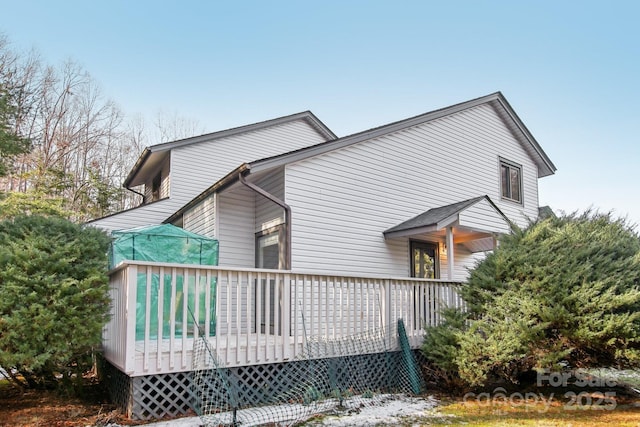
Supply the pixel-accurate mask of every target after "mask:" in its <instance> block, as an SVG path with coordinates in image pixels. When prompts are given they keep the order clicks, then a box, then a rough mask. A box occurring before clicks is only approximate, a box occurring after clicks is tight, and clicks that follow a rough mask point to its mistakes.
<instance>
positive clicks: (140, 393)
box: [103, 352, 408, 420]
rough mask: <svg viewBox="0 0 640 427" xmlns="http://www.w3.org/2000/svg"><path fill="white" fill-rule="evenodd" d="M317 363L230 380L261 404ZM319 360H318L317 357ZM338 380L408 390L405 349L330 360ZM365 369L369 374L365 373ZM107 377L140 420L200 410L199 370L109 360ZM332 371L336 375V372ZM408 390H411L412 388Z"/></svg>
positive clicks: (266, 368) (249, 372)
mask: <svg viewBox="0 0 640 427" xmlns="http://www.w3.org/2000/svg"><path fill="white" fill-rule="evenodd" d="M301 363H302V364H304V363H306V364H309V363H314V362H313V361H309V360H297V361H290V362H284V363H274V364H268V365H252V366H241V367H234V368H225V369H228V370H229V371H228V378H229V379H230V380H231V381H232V382H233V387H234V389H235V390H236V391H237V393H238V396H237V397H238V400H239V401H240V402H241V404H242V406H260V405H263V404H266V403H269V402H266V401H264V399H265V396H273V395H277V394H279V393H283V392H286V391H287V390H289V389H291V388H292V387H294V385H295V384H296V382H297V381H300V378H297V377H296V374H299V372H300V369H299V366H296V365H297V364H301ZM316 363H317V361H316ZM328 363H329V364H330V365H331V366H332V368H331V371H332V373H333V375H335V377H334V378H333V380H334V381H336V382H338V383H344V384H350V383H351V384H352V383H353V382H354V380H353V378H352V377H353V376H355V375H357V376H358V377H359V381H362V380H365V381H366V384H368V385H369V386H370V388H371V389H372V390H388V391H402V389H404V388H406V387H404V384H399V383H398V381H399V376H398V369H399V366H400V365H402V363H403V362H402V354H401V352H387V353H375V354H364V355H358V356H350V357H341V358H336V359H329V361H328ZM363 372H364V373H366V374H365V375H364V377H363ZM103 375H104V379H105V381H106V382H107V386H108V388H109V392H110V394H111V398H112V400H113V401H114V402H115V403H116V404H117V405H118V406H119V407H120V408H121V409H122V410H123V411H125V412H126V413H127V415H128V417H129V418H131V419H134V420H154V419H162V418H164V417H175V416H178V415H184V414H189V413H192V414H193V413H194V412H193V411H194V409H195V405H197V402H196V396H194V394H193V393H194V387H193V381H194V373H193V372H179V373H172V374H162V375H148V376H140V377H129V376H127V375H126V374H124V373H122V372H120V371H119V370H118V369H117V368H115V367H113V366H112V365H110V364H109V363H108V362H105V366H104V368H103ZM333 375H332V376H333ZM407 391H408V390H407Z"/></svg>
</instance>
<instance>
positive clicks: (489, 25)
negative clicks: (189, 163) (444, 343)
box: [0, 0, 640, 223]
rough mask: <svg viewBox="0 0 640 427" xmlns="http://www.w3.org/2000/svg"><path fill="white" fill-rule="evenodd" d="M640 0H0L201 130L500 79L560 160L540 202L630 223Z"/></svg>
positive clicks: (414, 103) (383, 114)
mask: <svg viewBox="0 0 640 427" xmlns="http://www.w3.org/2000/svg"><path fill="white" fill-rule="evenodd" d="M639 19H640V1H632V0H629V1H615V0H613V1H610V0H609V1H602V2H592V1H560V0H555V1H527V2H525V1H516V0H505V1H481V0H476V1H448V2H444V1H393V2H392V1H388V2H381V1H355V0H354V1H352V0H340V1H333V0H323V1H318V2H309V1H275V0H274V1H266V0H265V1H225V2H217V1H191V0H182V1H159V0H155V1H146V0H145V1H143V0H126V1H125V0H101V1H99V0H91V1H89V0H81V1H62V0H61V1H50V0H47V1H30V0H21V1H15V0H11V1H9V0H0V31H1V32H4V33H5V34H6V35H7V36H8V37H9V39H10V40H11V41H12V42H13V44H14V47H18V48H20V49H24V50H28V49H30V48H32V47H35V48H36V49H37V50H39V51H40V52H41V54H42V57H43V60H45V62H47V63H50V64H56V65H57V64H61V63H62V62H63V61H64V60H66V59H72V60H74V61H76V62H77V63H79V64H80V65H81V66H83V67H84V68H85V69H86V70H87V71H88V72H89V73H90V74H91V75H92V76H93V77H94V79H95V80H96V81H97V82H98V83H99V84H100V85H101V87H102V90H103V93H104V94H105V95H107V96H108V97H109V98H112V99H113V100H114V101H115V102H116V103H118V104H119V105H120V107H121V108H122V109H123V111H124V112H125V113H127V114H131V115H133V114H136V113H141V114H143V115H144V116H146V117H147V118H149V119H153V118H154V117H155V116H156V115H157V112H158V111H160V110H162V111H165V112H171V113H177V114H179V115H180V116H185V117H188V118H192V119H195V120H197V121H198V122H199V123H200V124H201V125H202V127H203V129H204V130H205V131H207V132H209V131H216V130H221V129H226V128H228V127H232V126H238V125H243V124H247V123H253V122H256V121H261V120H266V119H269V118H273V117H277V116H281V115H286V114H291V113H294V112H299V111H303V110H311V111H313V112H314V113H315V114H316V115H317V116H318V117H319V118H320V119H321V120H322V121H323V122H324V123H325V124H326V125H327V126H329V127H330V128H331V129H332V130H333V131H334V132H335V133H336V134H338V135H339V136H344V135H347V134H350V133H354V132H358V131H360V130H365V129H368V128H371V127H375V126H379V125H382V124H385V123H388V122H391V121H395V120H400V119H403V118H406V117H409V116H412V115H416V114H420V113H423V112H427V111H430V110H433V109H437V108H441V107H445V106H448V105H451V104H454V103H457V102H461V101H465V100H468V99H471V98H476V97H478V96H482V95H486V94H488V93H492V92H495V91H498V90H499V91H502V92H503V94H504V95H505V96H506V97H507V99H508V100H509V102H510V103H511V105H512V106H513V107H514V109H515V110H516V112H517V113H518V115H519V116H520V118H521V119H522V120H523V121H524V122H525V124H526V125H527V126H528V128H529V130H530V131H531V132H532V133H533V135H534V136H535V137H536V139H537V140H538V142H539V143H540V144H541V145H542V147H543V148H544V150H545V151H546V152H547V154H548V155H549V157H550V158H551V159H552V161H553V162H554V163H555V164H556V166H557V168H558V171H557V173H556V175H554V176H551V177H547V178H544V179H542V180H541V182H540V204H541V205H545V204H548V205H550V206H551V207H552V208H554V209H555V210H564V211H568V212H570V211H574V210H577V209H578V210H582V209H585V208H588V207H590V206H593V207H596V208H599V209H600V210H603V211H609V210H614V212H615V214H617V215H618V216H628V218H629V220H630V221H632V222H635V223H640V188H639V187H640V141H639V139H640V138H639V136H638V135H639V134H640V133H639V131H638V128H639V126H640V114H639V113H640V107H639V104H638V100H639V98H640V83H639V82H638V79H639V78H640V24H639V23H638V20H639Z"/></svg>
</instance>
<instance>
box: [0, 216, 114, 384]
mask: <svg viewBox="0 0 640 427" xmlns="http://www.w3.org/2000/svg"><path fill="white" fill-rule="evenodd" d="M108 243H109V239H108V237H107V236H106V235H105V234H104V233H103V232H101V231H99V230H97V229H94V228H83V227H81V226H79V225H76V224H73V223H71V222H69V221H67V220H65V219H62V218H56V217H42V216H18V217H15V218H14V219H12V220H5V221H2V222H0V366H3V367H4V368H5V370H6V371H8V372H9V374H10V375H11V378H12V380H13V381H14V382H15V383H16V384H19V385H21V386H23V387H31V388H56V387H58V388H63V389H65V390H66V391H73V388H74V386H75V385H78V384H79V383H80V382H81V380H82V375H83V373H85V372H86V371H87V370H89V369H90V368H91V367H92V350H93V349H94V348H95V347H96V346H98V345H99V344H100V340H101V331H102V328H103V326H104V324H105V322H106V320H107V318H108V313H109V297H108V278H107V275H106V271H107V256H106V254H107V248H108Z"/></svg>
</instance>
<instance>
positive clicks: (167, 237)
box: [109, 224, 218, 340]
mask: <svg viewBox="0 0 640 427" xmlns="http://www.w3.org/2000/svg"><path fill="white" fill-rule="evenodd" d="M112 237H113V241H112V243H111V248H110V251H109V264H110V267H111V268H113V267H115V266H116V265H118V264H119V263H120V262H122V261H127V260H134V261H155V262H167V263H177V264H195V265H218V241H217V240H216V239H212V238H209V237H206V236H201V235H198V234H195V233H191V232H189V231H186V230H184V229H182V228H179V227H175V226H173V225H170V224H162V225H153V226H148V227H139V228H133V229H129V230H122V231H114V232H113V233H112ZM147 280H148V278H147V274H146V273H139V274H138V279H137V298H136V340H143V339H144V338H145V326H146V313H147V300H148V301H149V313H150V318H149V338H151V339H155V338H157V337H158V335H159V334H162V338H166V339H168V338H170V325H169V319H170V318H171V314H172V311H173V314H174V315H175V317H174V318H175V319H178V320H179V319H183V313H182V311H183V310H184V303H183V301H184V298H185V295H186V298H187V308H188V310H191V311H192V312H196V310H195V300H196V283H195V280H196V279H195V277H192V276H189V277H187V278H186V283H185V277H183V276H177V277H176V281H175V287H176V289H175V293H176V300H175V306H174V307H172V306H171V299H170V298H168V297H167V296H168V295H171V294H172V292H173V289H172V283H171V276H170V275H164V277H162V281H163V283H162V289H163V295H164V298H163V299H162V300H163V302H162V307H161V310H162V319H166V320H164V321H163V322H162V325H161V326H159V325H158V316H157V313H158V308H159V307H158V304H159V303H158V301H159V293H160V288H161V287H160V281H161V277H160V275H159V274H156V273H154V274H152V275H151V283H150V287H147ZM198 285H199V286H198V289H199V292H198V293H199V298H198V300H199V305H200V307H198V310H197V312H198V313H199V315H198V323H199V324H200V325H204V323H205V321H206V313H205V309H206V295H207V289H206V281H205V278H204V277H201V278H200V283H199V284H198ZM147 289H149V293H150V295H149V296H147ZM209 295H210V298H211V303H210V307H211V309H210V313H209V318H210V322H209V325H210V335H211V336H213V335H214V334H215V330H216V328H215V318H216V316H215V306H216V304H215V303H216V302H215V296H216V280H215V278H212V279H211V282H210V290H209ZM186 317H187V319H189V320H188V323H187V324H186V325H182V324H181V322H179V321H178V322H176V328H175V337H177V338H180V337H182V335H183V333H187V331H189V332H188V334H192V333H193V330H194V324H193V320H192V316H191V314H187V316H186Z"/></svg>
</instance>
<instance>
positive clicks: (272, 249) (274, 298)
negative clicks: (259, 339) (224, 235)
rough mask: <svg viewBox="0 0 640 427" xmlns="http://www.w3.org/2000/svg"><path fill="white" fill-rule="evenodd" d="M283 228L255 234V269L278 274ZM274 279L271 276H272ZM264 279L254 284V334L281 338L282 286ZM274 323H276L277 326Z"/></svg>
mask: <svg viewBox="0 0 640 427" xmlns="http://www.w3.org/2000/svg"><path fill="white" fill-rule="evenodd" d="M283 231H284V227H283V226H282V225H277V226H275V227H271V228H269V229H268V230H265V231H261V232H259V233H257V234H256V267H257V268H268V269H273V270H277V269H280V268H281V267H282V265H283V252H282V250H283V247H282V244H281V242H282V233H283ZM272 277H273V276H272ZM272 277H269V276H266V277H264V276H263V277H262V278H259V279H255V281H254V290H253V293H254V295H253V310H254V314H253V316H254V317H253V318H254V319H255V324H254V326H253V331H254V332H257V331H258V330H259V331H261V333H267V332H268V333H271V334H277V335H280V334H282V318H281V317H282V307H283V300H282V297H283V294H284V289H283V284H282V282H280V281H276V280H275V279H274V278H272ZM276 317H277V319H276ZM276 320H277V322H276Z"/></svg>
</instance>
